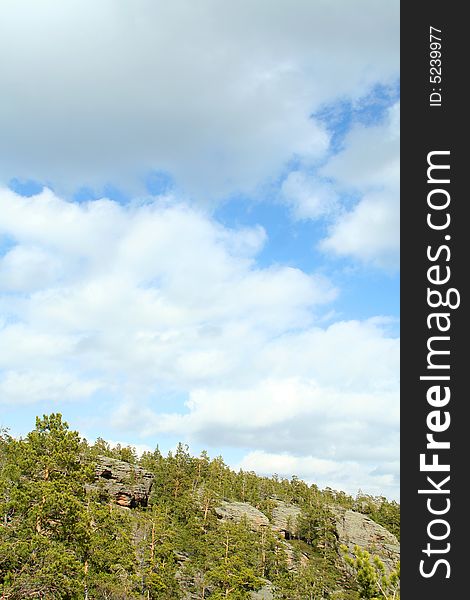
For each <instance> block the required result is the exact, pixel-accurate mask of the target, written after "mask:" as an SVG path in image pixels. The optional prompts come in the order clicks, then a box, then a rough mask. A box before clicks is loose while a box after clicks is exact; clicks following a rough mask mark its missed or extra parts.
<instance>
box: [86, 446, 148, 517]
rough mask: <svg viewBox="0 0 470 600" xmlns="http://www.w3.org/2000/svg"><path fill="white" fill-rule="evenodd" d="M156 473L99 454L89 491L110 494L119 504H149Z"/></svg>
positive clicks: (134, 506) (126, 506)
mask: <svg viewBox="0 0 470 600" xmlns="http://www.w3.org/2000/svg"><path fill="white" fill-rule="evenodd" d="M153 479H154V475H153V474H152V473H150V472H149V471H146V470H145V469H142V468H141V467H138V466H137V465H131V464H130V463H127V462H124V461H122V460H117V459H116V458H109V457H108V456H98V457H97V459H96V467H95V480H94V482H93V483H92V484H90V485H88V490H89V491H95V492H98V493H99V494H101V495H103V496H109V497H110V498H111V499H112V500H113V501H114V502H115V503H116V504H118V505H119V506H124V507H125V508H136V507H137V506H147V504H148V499H149V496H150V491H151V489H152V484H153Z"/></svg>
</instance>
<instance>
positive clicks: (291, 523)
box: [272, 500, 302, 539]
mask: <svg viewBox="0 0 470 600" xmlns="http://www.w3.org/2000/svg"><path fill="white" fill-rule="evenodd" d="M276 505H277V506H275V507H274V508H273V512H272V528H273V529H274V531H279V532H280V533H281V535H282V536H283V537H285V538H287V539H289V538H291V537H294V536H295V535H296V534H297V519H298V518H299V516H300V514H301V512H302V511H301V510H300V508H299V507H298V506H295V505H294V504H287V503H286V502H282V500H276Z"/></svg>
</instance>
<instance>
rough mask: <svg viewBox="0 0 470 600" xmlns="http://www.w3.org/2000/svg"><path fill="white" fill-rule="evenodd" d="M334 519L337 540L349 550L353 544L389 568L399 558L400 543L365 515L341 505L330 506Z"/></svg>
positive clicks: (392, 566)
mask: <svg viewBox="0 0 470 600" xmlns="http://www.w3.org/2000/svg"><path fill="white" fill-rule="evenodd" d="M332 512H333V514H334V516H335V519H336V530H337V533H338V541H339V543H340V544H344V545H345V546H347V547H348V548H349V549H350V550H352V549H353V548H354V546H355V545H357V546H359V547H360V548H363V549H364V550H367V551H368V552H370V553H371V554H376V555H377V556H379V557H380V559H381V560H382V561H383V562H384V564H385V565H386V566H387V567H388V568H389V569H393V568H394V567H395V565H396V563H397V562H398V561H399V560H400V545H399V543H398V540H397V538H396V537H395V536H394V535H393V534H392V533H390V532H389V531H387V530H386V529H385V528H384V527H382V525H379V524H378V523H376V522H375V521H373V520H372V519H370V518H369V517H367V516H366V515H363V514H361V513H358V512H354V511H353V510H346V509H345V508H341V507H332Z"/></svg>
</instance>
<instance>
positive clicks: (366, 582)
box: [341, 546, 400, 600]
mask: <svg viewBox="0 0 470 600" xmlns="http://www.w3.org/2000/svg"><path fill="white" fill-rule="evenodd" d="M341 550H342V551H343V553H344V555H345V559H346V562H347V563H348V564H349V565H350V566H351V567H352V568H353V569H354V571H355V573H356V579H357V583H358V584H359V589H360V596H361V598H366V599H368V600H398V599H399V598H400V564H398V565H397V568H396V569H395V570H393V571H391V572H390V573H387V572H386V569H385V566H384V564H383V562H382V561H381V560H380V558H379V557H378V556H374V557H372V556H371V555H370V554H369V552H367V550H363V549H362V548H359V546H354V552H353V555H352V556H350V555H349V553H348V548H347V547H346V546H342V548H341Z"/></svg>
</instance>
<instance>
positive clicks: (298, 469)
mask: <svg viewBox="0 0 470 600" xmlns="http://www.w3.org/2000/svg"><path fill="white" fill-rule="evenodd" d="M239 466H240V468H242V469H245V470H248V471H255V472H257V473H262V474H265V475H267V476H271V475H273V474H274V473H276V474H277V475H279V476H281V477H291V476H292V475H293V474H296V475H297V476H299V477H301V478H304V479H305V480H306V481H307V482H308V483H314V484H316V485H318V487H320V488H321V487H331V488H333V489H337V490H344V491H346V492H348V493H350V494H353V495H354V494H356V493H357V492H358V491H359V488H358V487H357V483H358V482H359V481H360V482H361V486H362V488H361V489H362V490H367V492H368V493H369V494H374V495H383V494H385V495H386V496H388V497H394V498H398V496H397V484H398V474H399V463H398V461H396V462H394V463H391V464H388V465H387V472H386V473H383V474H380V475H379V474H378V473H375V472H374V470H373V469H371V467H368V466H367V465H361V464H360V463H357V462H354V461H345V462H343V463H338V462H335V461H332V460H324V459H319V458H316V457H314V456H294V455H292V454H288V453H282V454H274V453H268V452H264V451H254V452H250V453H248V454H247V455H246V456H244V458H243V459H242V461H241V462H240V464H239Z"/></svg>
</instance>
